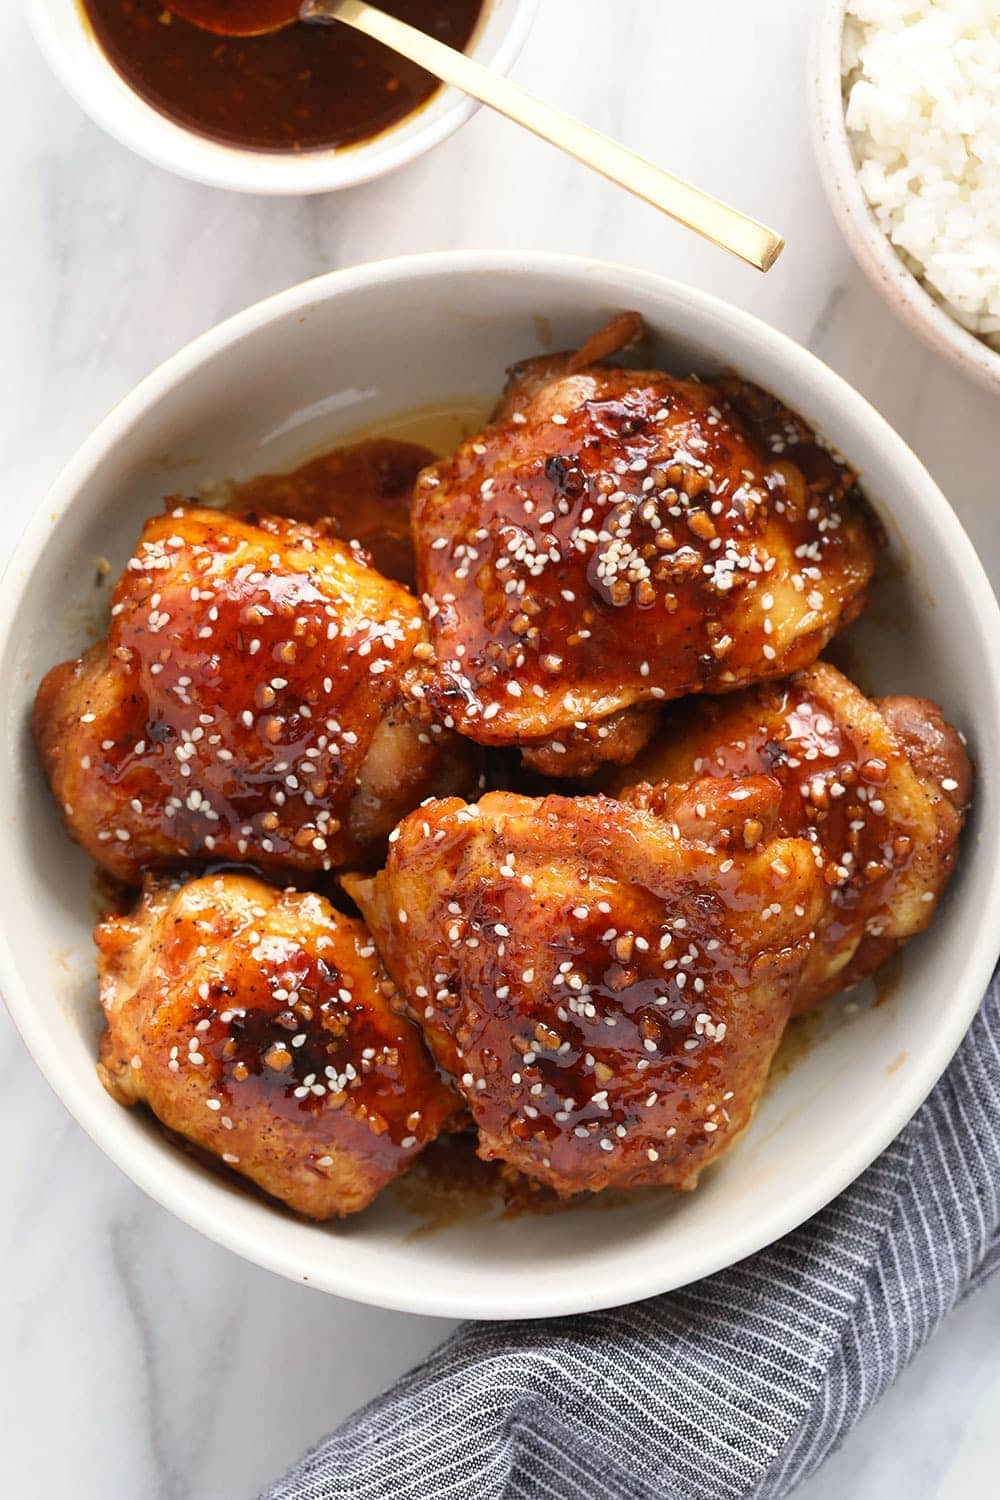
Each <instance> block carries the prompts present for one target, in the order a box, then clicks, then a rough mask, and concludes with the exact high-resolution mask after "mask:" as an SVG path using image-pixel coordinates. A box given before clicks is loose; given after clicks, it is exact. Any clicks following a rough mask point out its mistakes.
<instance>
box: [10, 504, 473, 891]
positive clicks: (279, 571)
mask: <svg viewBox="0 0 1000 1500" xmlns="http://www.w3.org/2000/svg"><path fill="white" fill-rule="evenodd" d="M111 614H112V619H111V627H110V631H109V635H108V638H107V640H105V641H102V642H101V643H100V644H99V645H97V646H94V647H93V648H92V649H91V650H90V651H88V652H87V653H86V654H85V655H84V656H82V657H81V658H80V659H79V660H77V661H75V662H66V663H64V664H63V665H62V666H59V667H56V668H54V669H53V671H51V672H50V673H49V674H48V676H47V677H46V679H45V681H44V682H43V683H42V685H41V688H40V689H39V693H38V697H37V700H36V704H35V714H34V728H35V735H36V739H37V742H38V746H39V749H40V751H41V755H42V759H43V762H44V765H45V768H46V771H47V773H48V776H49V781H50V784H51V786H52V789H53V792H54V794H55V796H56V799H57V801H58V803H59V805H60V807H61V808H62V810H63V814H64V817H65V820H66V824H67V826H68V828H69V831H70V833H71V834H72V836H73V837H74V838H75V839H76V840H77V841H78V842H79V843H80V844H82V845H83V847H84V848H85V849H86V850H87V852H88V853H89V854H90V855H91V856H92V857H93V858H94V859H95V860H96V861H97V863H98V864H99V865H100V866H101V867H102V868H103V869H105V870H107V871H109V872H110V873H111V874H112V875H115V876H117V877H118V878H120V879H123V880H126V881H131V882H133V883H135V882H137V880H138V877H139V876H140V874H141V873H142V872H143V871H144V870H145V869H147V868H159V867H169V866H171V865H175V864H177V863H178V862H185V861H188V860H190V859H191V858H192V857H195V858H197V857H204V858H209V859H212V860H220V859H224V860H241V859H246V860H252V861H253V862H254V863H255V864H256V865H258V866H260V867H261V868H264V869H271V868H289V867H292V868H294V869H297V870H317V869H323V870H328V869H332V868H334V867H336V866H337V865H339V864H341V863H344V862H346V861H352V862H353V861H355V860H357V859H359V858H362V857H367V855H368V854H369V853H370V852H372V851H373V850H377V848H378V845H379V841H380V840H381V841H384V839H385V836H386V835H387V834H388V832H389V830H390V829H391V828H392V827H393V825H394V824H395V823H396V822H397V821H398V819H399V818H400V817H401V816H402V815H403V813H404V812H406V811H408V810H409V809H410V808H411V807H413V806H414V804H415V803H416V802H418V801H419V800H420V799H421V798H422V797H424V796H427V795H429V794H430V793H432V792H435V791H442V790H448V791H451V790H455V788H456V780H457V782H458V783H459V784H462V785H465V786H467V785H468V784H469V782H468V779H467V770H468V767H467V752H466V750H465V749H463V748H462V747H461V746H460V745H459V742H458V741H457V740H456V739H455V738H454V737H452V736H449V735H447V734H444V733H442V732H441V730H440V728H439V727H438V726H435V725H432V724H424V723H422V722H419V721H418V720H417V719H416V718H415V717H414V716H413V715H412V713H411V712H410V711H409V709H408V707H407V703H408V700H407V697H406V692H405V685H406V681H407V674H408V673H409V672H410V670H411V667H412V664H413V658H414V654H415V653H416V654H418V655H419V654H420V653H421V652H422V651H424V650H427V649H429V648H428V647H427V644H426V630H425V626H424V623H423V621H422V619H421V617H420V610H419V607H418V605H417V601H416V600H415V599H414V598H413V596H412V595H411V594H410V593H408V592H407V590H406V589H404V588H402V587H401V586H400V585H399V584H396V583H392V582H390V581H389V580H388V579H385V578H383V577H381V576H380V575H379V574H378V573H376V572H375V571H374V569H372V568H370V567H369V566H368V565H367V561H366V557H365V554H364V553H363V552H362V551H361V550H360V549H359V548H357V547H354V546H351V545H348V544H346V543H344V542H342V541H338V540H336V539H335V538H333V537H330V536H328V535H326V534H325V533H324V532H323V530H322V529H321V528H316V527H311V526H307V525H305V524H301V523H298V522H294V521H288V520H284V519H278V518H275V517H257V518H250V519H246V518H242V517H238V516H230V515H225V514H220V513H219V512H217V511H208V510H199V509H196V508H191V509H176V510H174V511H172V512H170V513H169V514H165V515H161V516H157V517H155V518H153V519H152V520H150V521H148V522H147V524H146V526H145V528H144V530H143V534H142V538H141V540H140V542H139V544H138V546H137V548H136V551H135V552H134V554H133V556H132V558H131V559H130V561H129V563H128V566H127V567H126V569H125V572H124V574H123V576H122V578H121V580H120V581H119V583H118V585H117V587H116V589H115V591H114V595H113V602H112V610H111Z"/></svg>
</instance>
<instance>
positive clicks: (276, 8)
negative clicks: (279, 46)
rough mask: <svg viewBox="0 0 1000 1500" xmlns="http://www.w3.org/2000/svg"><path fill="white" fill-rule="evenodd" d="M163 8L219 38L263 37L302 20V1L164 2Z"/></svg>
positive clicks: (180, 0) (224, 0)
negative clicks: (164, 6)
mask: <svg viewBox="0 0 1000 1500" xmlns="http://www.w3.org/2000/svg"><path fill="white" fill-rule="evenodd" d="M166 9H167V10H168V11H169V12H170V13H171V15H175V16H179V17H180V19H181V20H182V21H190V23H191V25H192V26H199V27H200V28H201V30H202V31H214V32H216V33H217V34H218V35H219V36H266V35H267V34H268V33H269V32H271V31H282V30H283V29H284V28H285V27H286V26H291V25H293V24H294V23H295V22H296V21H298V20H301V11H302V0H166Z"/></svg>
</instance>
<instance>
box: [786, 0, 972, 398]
mask: <svg viewBox="0 0 1000 1500" xmlns="http://www.w3.org/2000/svg"><path fill="white" fill-rule="evenodd" d="M845 9H846V0H826V3H825V5H824V6H823V8H822V10H821V12H820V14H819V17H818V20H817V24H816V29H815V31H814V33H813V41H812V52H811V60H810V122H811V126H812V138H813V146H814V149H815V153H816V160H817V162H818V164H819V169H820V175H821V177H822V180H823V186H824V188H825V189H826V195H827V198H828V199H829V202H830V207H831V209H832V210H833V215H834V218H835V219H836V220H837V223H838V224H839V225H840V229H841V232H842V233H843V235H844V238H845V239H846V240H847V243H848V245H849V246H850V248H851V250H852V252H853V254H854V258H855V260H856V261H857V262H858V265H859V266H860V267H861V269H862V270H863V271H864V272H865V273H866V275H867V276H868V277H869V278H870V279H871V280H872V282H874V284H875V286H876V287H877V288H878V290H879V291H880V292H881V294H882V296H883V297H884V298H885V300H886V302H888V304H889V306H890V307H891V308H892V309H893V311H894V312H896V313H897V314H898V315H899V316H900V317H901V318H903V320H904V321H905V322H907V323H908V324H909V325H910V327H911V328H912V329H913V330H914V332H915V333H917V334H919V335H920V337H921V338H922V339H924V340H925V341H926V342H927V343H928V344H930V346H931V348H932V349H936V350H937V352H938V353H939V354H942V355H944V357H945V358H946V359H949V360H950V361H951V362H952V364H953V365H956V366H957V367H958V369H960V370H962V371H963V373H964V374H966V375H968V376H971V377H972V379H973V380H977V381H979V383H980V384H981V385H985V386H986V387H988V388H989V389H990V390H993V391H996V392H1000V353H997V351H996V350H994V349H991V348H990V346H989V345H988V344H986V343H984V341H983V340H982V339H979V338H977V337H976V335H975V334H973V333H970V332H969V331H968V329H966V328H963V327H962V325H961V323H958V322H956V321H955V319H954V318H952V317H951V316H949V314H948V313H947V312H945V310H944V308H943V307H942V306H941V305H940V304H939V303H938V302H936V301H935V300H934V298H933V297H932V296H931V294H930V292H928V291H927V290H926V288H925V287H924V286H923V285H922V283H921V282H920V281H918V280H917V278H916V276H914V275H913V273H912V272H911V271H910V270H909V269H908V268H907V266H906V265H905V264H904V262H903V261H902V260H901V259H900V257H899V255H898V253H897V252H896V250H895V249H894V248H893V246H892V244H891V243H890V241H889V239H888V238H887V236H886V235H885V234H884V233H883V232H882V230H881V229H880V228H879V225H878V222H877V220H876V218H875V215H874V214H873V213H872V210H871V208H870V206H869V204H868V200H867V199H866V197H865V195H864V192H863V190H862V187H861V183H860V182H859V180H858V173H857V166H856V164H855V160H854V156H853V153H852V151H851V145H850V141H849V139H848V134H847V126H846V123H845V120H844V91H843V82H842V77H841V53H842V50H843V32H844V11H845Z"/></svg>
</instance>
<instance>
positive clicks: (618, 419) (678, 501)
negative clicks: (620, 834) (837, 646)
mask: <svg viewBox="0 0 1000 1500" xmlns="http://www.w3.org/2000/svg"><path fill="white" fill-rule="evenodd" d="M637 323H638V320H637V319H635V318H634V316H632V317H631V318H629V317H625V318H623V319H619V320H616V323H615V324H614V325H612V329H611V331H610V333H609V334H608V335H606V336H602V337H601V339H600V343H599V345H597V346H595V345H593V344H591V345H590V346H587V347H586V348H585V350H584V351H582V356H590V355H592V354H593V353H594V352H595V351H596V352H601V353H607V352H609V348H610V346H611V345H612V344H614V343H615V342H616V341H620V340H622V339H628V338H630V337H631V336H632V335H634V333H635V331H636V327H637ZM640 326H641V325H640ZM582 356H563V357H561V358H556V359H554V360H553V359H544V360H541V361H532V362H529V363H528V364H526V365H523V366H519V367H516V368H515V370H514V372H513V378H512V384H511V387H510V389H509V390H508V393H507V396H506V398H505V401H504V403H503V406H502V407H501V411H500V415H499V417H498V418H497V420H496V421H495V422H493V423H492V424H491V425H490V426H489V427H487V428H486V429H485V431H483V432H482V433H481V434H479V435H478V436H477V437H476V438H473V439H471V440H470V441H468V442H466V443H464V444H463V445H462V446H461V447H460V448H459V449H458V451H457V453H456V454H455V455H454V457H453V458H450V459H447V460H444V461H442V462H440V463H438V464H435V465H432V466H431V467H430V468H428V469H426V470H425V471H424V473H423V474H422V475H421V477H420V479H419V480H418V481H417V486H416V491H415V496H414V509H413V532H414V542H415V547H416V557H417V576H418V583H419V586H420V589H421V591H422V594H423V597H424V603H425V607H426V609H427V612H428V616H429V619H430V629H431V638H432V643H433V647H434V651H435V655H436V660H435V663H434V664H433V667H432V669H431V670H430V673H429V680H428V682H427V683H426V686H425V688H424V692H425V696H426V699H427V701H428V702H429V703H430V704H431V705H432V706H433V708H434V710H435V712H436V713H437V714H438V715H439V716H441V717H442V718H444V719H445V722H447V723H449V724H451V723H454V725H455V726H456V727H457V728H458V729H459V730H460V732H461V733H462V734H464V735H467V736H469V737H470V738H472V739H474V740H477V741H479V742H480V743H482V744H487V745H519V746H521V747H522V750H523V753H524V756H525V759H526V761H528V763H529V764H531V765H532V766H534V768H535V769H539V770H543V771H544V772H546V773H547V774H549V775H564V776H568V775H584V774H588V773H591V772H592V771H594V770H595V768H596V767H597V766H598V765H599V764H600V763H601V762H604V761H611V762H614V763H626V762H627V761H628V760H629V759H630V758H631V757H632V756H633V755H634V754H635V753H636V751H637V749H638V748H639V747H640V746H641V744H642V743H643V742H644V741H645V740H646V739H647V738H648V737H649V735H650V734H651V732H652V729H653V725H654V722H655V719H654V713H653V709H654V708H655V704H656V702H657V701H661V700H666V699H674V698H678V697H681V696H683V695H685V694H688V693H701V692H712V693H720V692H728V691H731V690H733V689H736V688H740V687H743V686H746V685H748V684H750V683H753V682H756V681H759V680H761V679H765V678H774V677H780V676H783V675H784V674H786V673H788V672H789V671H793V670H796V669H797V668H800V667H804V666H807V665H809V664H810V663H811V662H812V661H813V660H814V659H815V658H816V656H817V655H818V653H819V652H820V650H821V649H822V647H823V646H824V645H825V644H826V642H827V641H828V640H829V639H830V637H831V636H832V635H833V634H834V633H835V632H836V631H837V630H839V629H840V628H841V627H842V626H843V625H844V624H846V623H848V622H849V621H850V620H852V619H853V618H854V617H855V616H856V615H857V614H858V612H859V611H860V609H861V608H862V606H863V604H864V601H865V596H866V591H867V587H868V584H869V581H870V579H871V576H872V573H873V569H874V565H875V556H876V549H877V540H878V539H877V535H876V528H875V526H874V523H873V521H872V519H871V517H870V514H869V512H868V510H867V507H866V505H865V502H864V500H863V498H862V496H861V494H860V491H859V490H858V488H857V485H856V483H855V476H854V474H853V472H852V471H851V470H850V469H849V468H847V467H846V466H845V465H844V464H843V463H842V462H840V461H839V460H838V459H837V458H835V457H834V456H833V455H832V454H831V453H830V452H829V451H828V450H827V449H826V448H824V447H822V446H821V445H820V444H819V443H818V442H817V440H816V438H815V436H814V434H813V433H812V432H811V431H810V429H809V428H808V427H807V426H806V424H805V423H804V422H802V421H801V419H799V418H798V417H796V416H795V415H794V414H793V413H791V412H790V411H788V410H787V409H786V408H785V407H784V406H782V405H781V404H780V403H779V402H777V401H775V400H774V399H773V398H772V397H769V396H766V395H765V394H764V393H763V392H761V391H758V390H757V389H756V388H754V387H751V386H747V385H745V384H744V383H741V382H738V381H732V380H722V381H719V382H716V383H715V384H706V383H703V382H701V381H699V380H696V379H690V380H679V379H676V378H675V377H673V376H672V375H668V374H666V373H664V372H663V371H658V370H623V369H616V368H606V367H602V366H600V365H594V364H591V365H589V366H581V357H582Z"/></svg>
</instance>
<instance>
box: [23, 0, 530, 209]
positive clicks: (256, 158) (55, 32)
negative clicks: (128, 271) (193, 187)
mask: <svg viewBox="0 0 1000 1500" xmlns="http://www.w3.org/2000/svg"><path fill="white" fill-rule="evenodd" d="M537 4H538V0H485V5H484V10H483V15H482V17H481V18H480V22H479V25H478V27H477V29H476V32H475V35H474V36H473V38H472V43H471V45H470V47H469V48H468V51H469V53H470V54H471V56H473V57H475V58H476V59H477V60H478V61H479V62H482V63H487V64H488V65H489V66H490V67H491V68H493V69H495V70H496V71H497V72H499V73H506V72H507V71H508V70H509V69H510V68H511V67H512V65H513V63H514V61H515V59H516V57H517V55H518V53H519V52H520V50H521V48H522V46H523V45H524V42H525V39H526V38H527V35H528V32H529V30H530V29H531V23H532V21H533V20H534V17H535V10H536V8H537ZM27 12H28V19H29V21H30V23H31V27H32V30H33V32H34V34H35V37H36V39H37V41H38V44H39V46H40V47H41V49H42V52H43V53H44V54H45V57H46V58H47V59H48V62H49V64H50V66H51V67H52V70H53V71H54V73H55V74H56V76H57V77H58V78H59V80H60V82H61V83H62V84H63V86H64V88H66V90H67V91H68V92H69V93H70V94H72V95H73V97H74V99H76V101H77V103H78V104H79V105H80V106H81V107H82V108H83V109H85V110H86V111H87V113H88V114H89V115H90V116H91V118H92V119H93V120H95V121H96V122H97V124H98V125H101V126H102V127H103V128H104V129H105V130H106V131H107V132H108V133H109V135H113V136H114V137H115V138H116V139H117V140H119V141H121V143H122V144H123V145H125V146H129V147H131V149H132V150H133V151H137V152H138V153H139V155H140V156H145V157H146V158H147V159H148V160H149V161H152V162H156V164H157V165H158V166H161V167H166V168H167V169H168V171H171V172H177V173H178V174H179V175H180V176H181V177H190V178H192V179H193V180H194V181H195V182H205V183H208V184H209V186H211V187H223V188H235V189H236V190H237V191H239V192H244V193H269V194H305V193H329V192H333V191H335V190H336V189H338V188H346V187H355V186H357V184H358V183H362V182H369V181H371V179H372V178H375V177H382V176H383V175H384V174H385V173H386V172H392V171H394V170H395V169H396V167H401V166H403V165H404V164H405V163H406V162H409V161H413V160H414V158H415V157H417V156H420V155H422V153H423V152H425V151H429V150H430V149H431V147H432V146H436V145H438V144H439V143H440V142H441V141H443V140H445V139H446V138H447V137H448V136H449V135H451V134H452V133H453V131H455V130H457V129H458V127H459V126H460V125H463V124H464V123H465V121H466V120H468V119H469V117H470V115H472V113H473V111H474V110H476V109H478V107H479V106H478V104H477V103H476V102H475V100H473V99H470V98H469V97H468V96H467V95H465V94H462V93H459V92H458V90H457V89H445V88H442V89H440V90H439V91H438V92H437V93H436V94H435V95H434V96H433V97H432V98H431V99H430V100H429V101H428V103H426V104H424V105H423V106H421V108H419V109H417V110H415V111H414V112H413V113H412V114H410V115H407V116H406V117H405V118H404V119H402V120H400V121H399V122H398V123H397V124H395V125H392V126H390V127H389V129H388V130H384V131H383V132H382V133H381V134H380V135H377V136H372V137H371V138H370V139H368V140H364V141H359V142H358V143H357V144H355V145H352V146H342V147H326V148H320V149H318V150H315V151H304V152H301V153H298V152H274V151H254V150H249V149H242V148H240V147H237V146H227V145H223V144H221V143H220V142H218V141H212V140H209V139H208V138H207V137H205V136H201V135H198V134H197V133H196V132H195V131H193V130H187V129H185V127H184V126H183V125H178V124H176V123H175V122H174V121H173V120H170V119H168V118H167V116H166V115H162V114H160V112H159V111H158V110H156V109H154V108H153V107H152V105H151V104H147V103H146V101H145V100H144V99H143V98H141V97H140V96H139V95H138V94H137V93H136V92H135V90H134V89H132V88H130V87H129V85H128V84H127V83H126V82H125V80H124V79H123V78H122V77H121V75H120V74H119V73H118V72H117V71H116V70H115V68H114V67H113V66H112V64H111V63H110V62H109V61H108V59H107V57H106V56H105V54H104V52H103V50H102V48H101V46H100V44H99V43H98V41H97V40H96V38H95V36H94V34H93V32H92V30H91V28H90V25H89V23H88V21H87V18H86V16H85V14H84V12H83V8H82V5H81V3H80V0H27Z"/></svg>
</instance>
